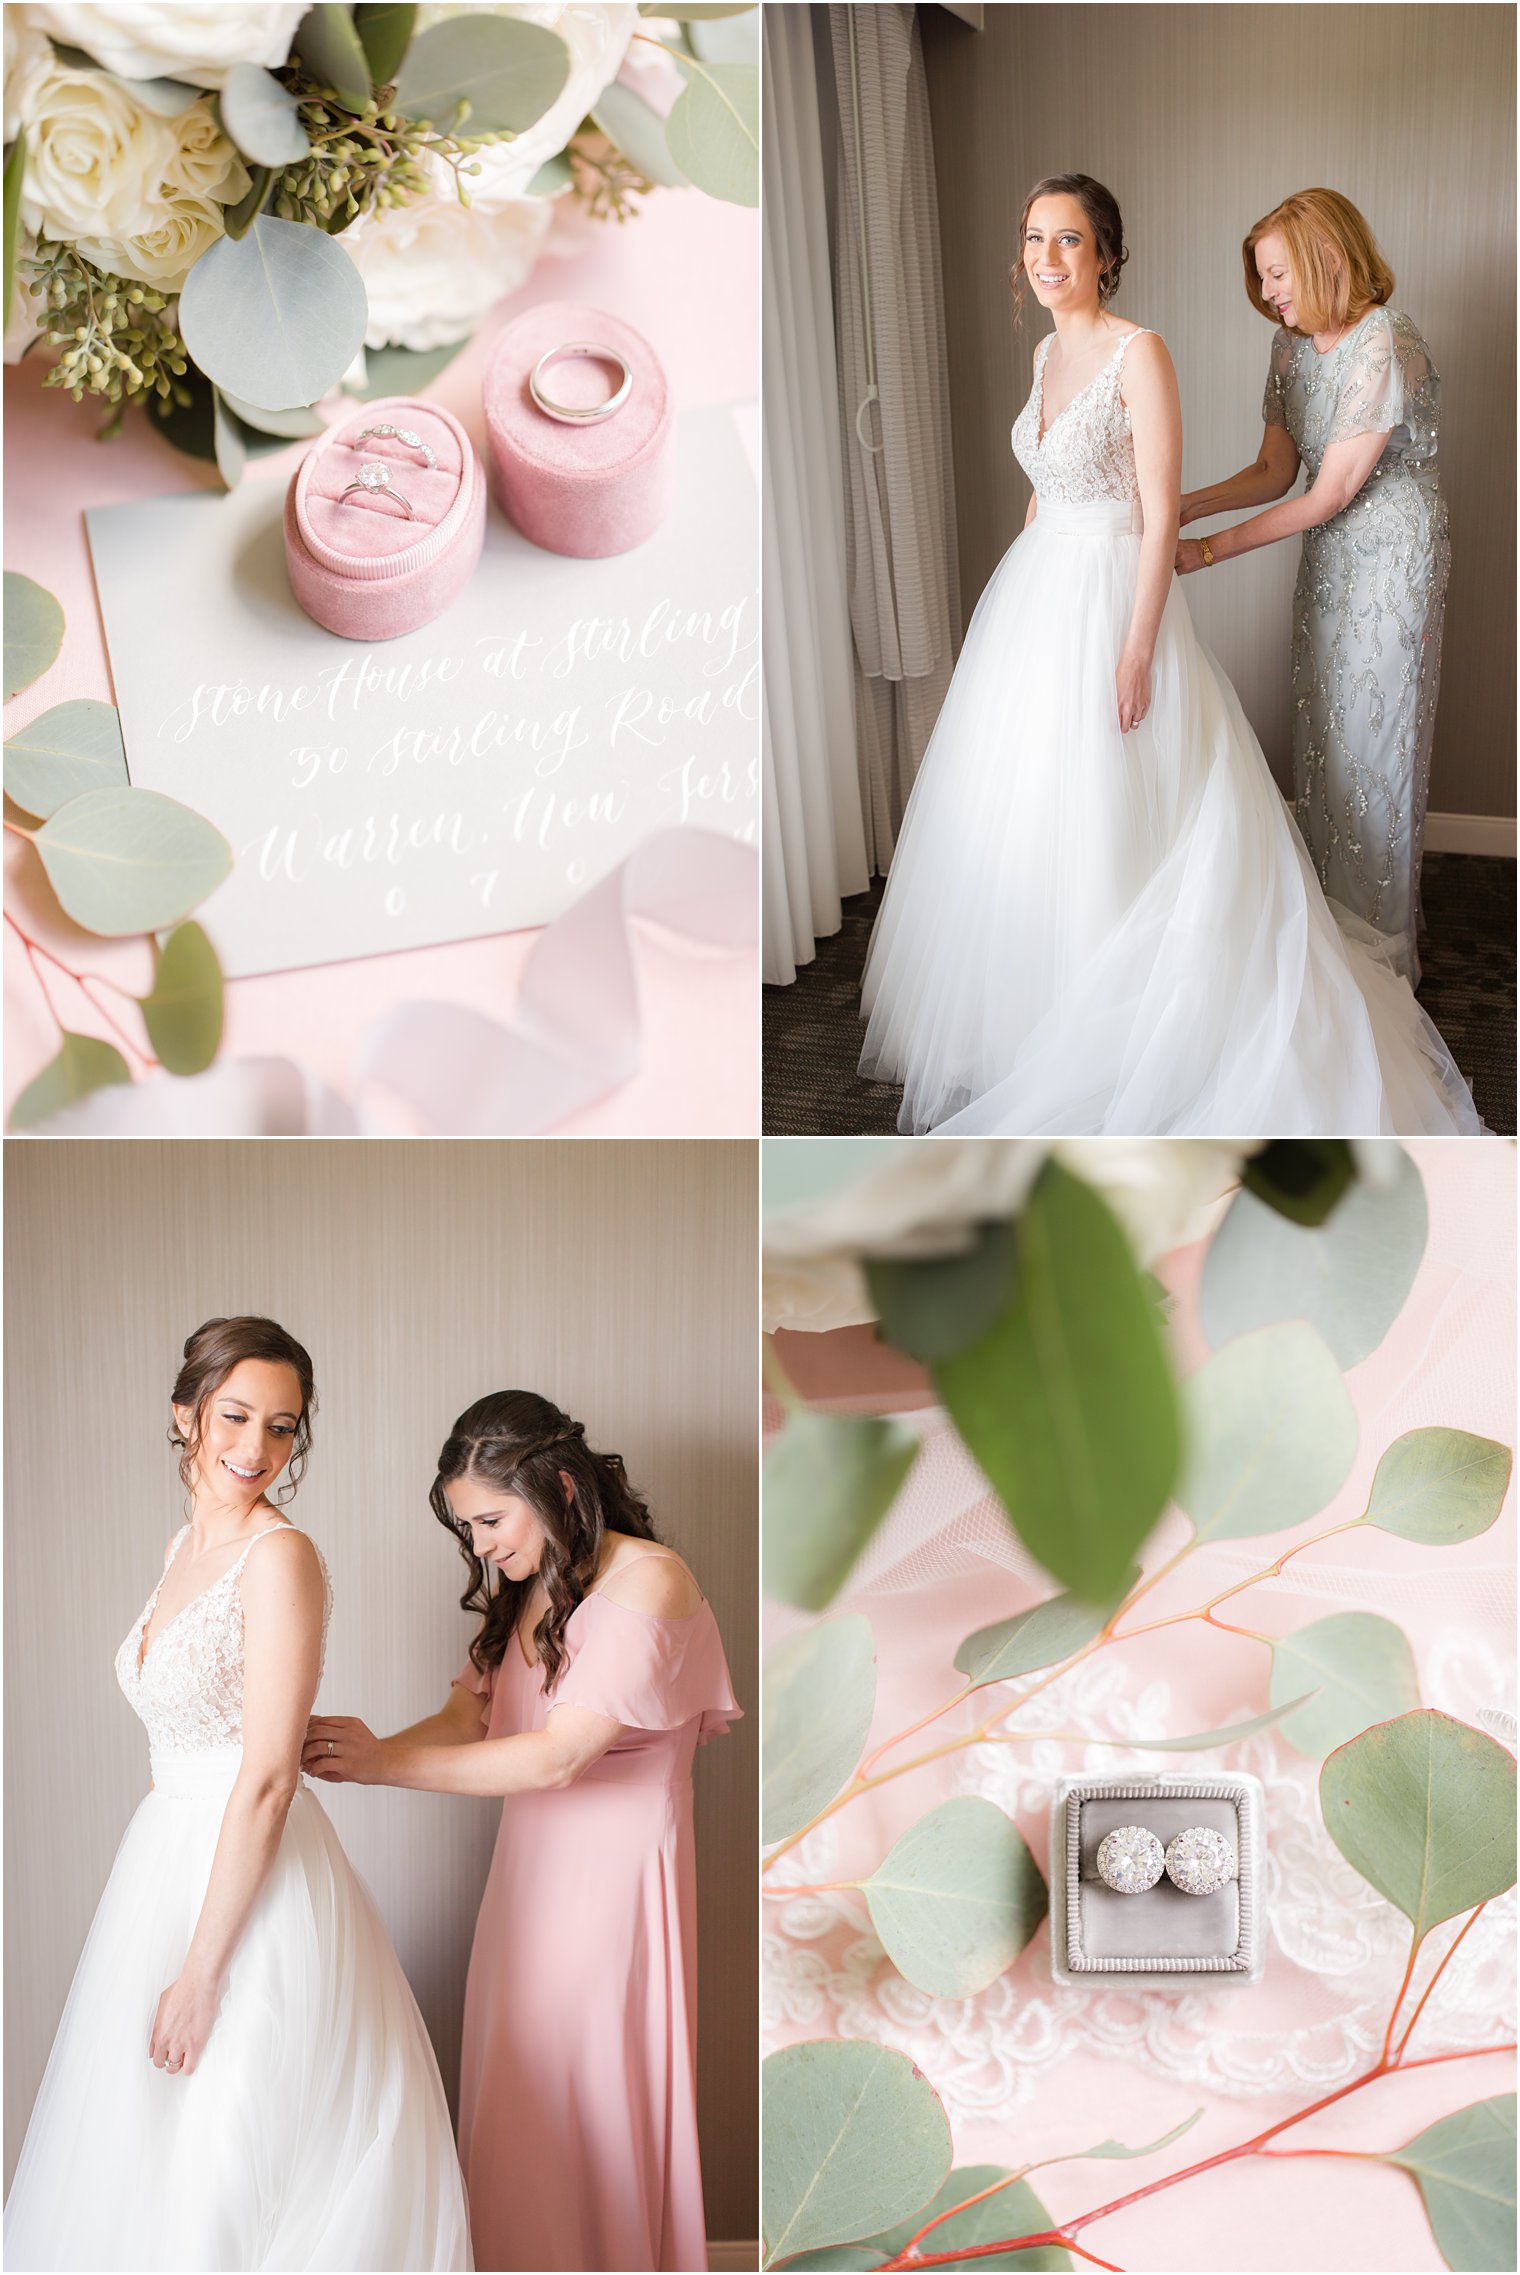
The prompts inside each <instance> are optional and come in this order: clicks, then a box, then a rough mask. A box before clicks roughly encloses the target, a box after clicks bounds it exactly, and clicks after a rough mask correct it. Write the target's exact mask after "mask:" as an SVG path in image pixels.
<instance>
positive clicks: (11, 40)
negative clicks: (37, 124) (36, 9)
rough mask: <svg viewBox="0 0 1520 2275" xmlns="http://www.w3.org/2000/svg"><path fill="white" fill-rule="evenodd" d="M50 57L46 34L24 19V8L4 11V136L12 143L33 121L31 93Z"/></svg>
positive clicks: (11, 8)
mask: <svg viewBox="0 0 1520 2275" xmlns="http://www.w3.org/2000/svg"><path fill="white" fill-rule="evenodd" d="M52 60H53V50H52V48H51V47H50V45H49V44H48V41H47V38H46V36H45V35H44V34H43V33H42V32H40V31H38V30H37V29H36V27H35V26H34V25H32V24H29V23H28V22H27V12H26V10H25V8H21V7H8V8H7V9H6V10H5V139H6V141H7V142H8V143H10V142H14V141H15V139H16V137H17V135H18V134H19V133H20V132H21V129H22V128H23V127H24V126H30V125H31V123H32V95H33V90H34V89H35V87H36V84H37V82H38V80H39V79H40V78H41V77H42V75H43V73H44V72H45V71H46V70H47V69H48V67H49V66H50V65H51V63H52Z"/></svg>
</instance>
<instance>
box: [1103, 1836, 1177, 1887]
mask: <svg viewBox="0 0 1520 2275" xmlns="http://www.w3.org/2000/svg"><path fill="white" fill-rule="evenodd" d="M1165 1870H1166V1851H1165V1849H1163V1847H1162V1846H1161V1843H1160V1841H1158V1840H1157V1838H1156V1836H1155V1834H1154V1833H1148V1832H1147V1831H1146V1829H1145V1827H1144V1826H1143V1825H1116V1826H1115V1828H1114V1830H1113V1831H1112V1832H1111V1833H1107V1834H1105V1835H1104V1837H1103V1839H1102V1840H1101V1841H1099V1843H1098V1878H1099V1879H1100V1880H1101V1881H1102V1883H1103V1885H1104V1887H1105V1888H1112V1890H1113V1892H1114V1894H1115V1895H1116V1896H1143V1895H1144V1894H1145V1891H1146V1890H1147V1888H1154V1887H1155V1885H1156V1882H1157V1881H1158V1880H1159V1879H1160V1878H1161V1875H1162V1873H1163V1872H1164V1871H1165Z"/></svg>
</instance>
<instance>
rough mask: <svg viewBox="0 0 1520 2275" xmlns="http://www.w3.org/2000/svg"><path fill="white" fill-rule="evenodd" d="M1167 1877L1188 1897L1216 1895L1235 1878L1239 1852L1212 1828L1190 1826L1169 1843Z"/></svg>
mask: <svg viewBox="0 0 1520 2275" xmlns="http://www.w3.org/2000/svg"><path fill="white" fill-rule="evenodd" d="M1166 1876H1167V1878H1168V1880H1170V1882H1171V1883H1172V1886H1173V1887H1174V1888H1180V1889H1181V1890H1182V1893H1183V1894H1184V1896H1213V1895H1217V1894H1218V1892H1219V1890H1220V1889H1221V1888H1225V1887H1228V1885H1229V1883H1230V1882H1231V1881H1232V1880H1233V1879H1234V1877H1235V1851H1234V1850H1233V1849H1232V1848H1231V1846H1230V1844H1229V1842H1228V1841H1227V1840H1226V1839H1225V1837H1224V1835H1223V1833H1216V1832H1215V1831H1214V1830H1213V1828H1212V1826H1210V1825H1190V1826H1189V1827H1188V1829H1187V1831H1186V1832H1182V1833H1179V1834H1178V1835H1177V1837H1176V1839H1175V1840H1174V1841H1170V1842H1168V1844H1167V1851H1166Z"/></svg>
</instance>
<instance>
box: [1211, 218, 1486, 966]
mask: <svg viewBox="0 0 1520 2275" xmlns="http://www.w3.org/2000/svg"><path fill="white" fill-rule="evenodd" d="M1242 251H1243V254H1244V259H1245V275H1246V292H1247V296H1248V297H1249V299H1250V302H1251V305H1252V307H1253V308H1255V309H1256V310H1257V311H1258V313H1259V314H1263V315H1267V316H1268V317H1269V318H1270V317H1273V316H1275V318H1276V319H1277V323H1278V330H1277V333H1276V336H1275V338H1274V339H1273V342H1272V361H1271V368H1270V370H1269V372H1268V376H1267V387H1266V394H1265V397H1264V399H1263V402H1262V417H1263V419H1264V420H1265V422H1266V431H1265V433H1264V434H1263V436H1262V445H1261V451H1260V454H1259V456H1258V458H1257V460H1256V463H1255V465H1254V466H1248V467H1246V468H1245V469H1244V471H1243V472H1241V473H1239V474H1235V475H1232V476H1231V477H1230V479H1229V480H1228V481H1225V482H1219V483H1216V484H1214V485H1213V486H1212V487H1211V488H1209V489H1203V490H1193V491H1191V492H1189V493H1188V494H1187V495H1186V496H1184V498H1183V500H1182V515H1181V518H1182V521H1183V522H1184V523H1186V522H1189V521H1201V520H1203V519H1204V518H1205V517H1206V516H1207V515H1210V514H1215V513H1222V512H1228V511H1230V510H1231V509H1232V508H1234V507H1239V506H1256V505H1263V504H1265V503H1266V502H1267V501H1268V500H1269V499H1271V498H1281V497H1284V496H1286V494H1287V492H1288V491H1289V490H1290V489H1291V488H1292V487H1293V484H1294V482H1295V480H1296V479H1297V476H1298V469H1299V464H1300V462H1301V461H1302V463H1303V464H1304V465H1305V466H1306V467H1307V469H1308V472H1309V479H1310V487H1309V489H1308V490H1307V491H1306V492H1305V493H1304V495H1303V496H1302V497H1297V498H1294V499H1293V500H1292V502H1291V503H1290V504H1288V505H1284V506H1273V507H1272V508H1271V510H1270V511H1269V512H1267V513H1261V514H1256V515H1254V516H1253V517H1252V519H1251V520H1249V521H1242V522H1237V523H1236V524H1235V526H1234V527H1233V528H1232V529H1223V530H1218V531H1216V532H1214V533H1213V534H1212V535H1210V536H1208V537H1206V538H1204V539H1203V540H1202V541H1201V542H1200V541H1199V540H1197V539H1195V538H1184V539H1182V540H1181V542H1180V543H1179V544H1178V547H1177V571H1178V574H1179V575H1180V576H1186V575H1187V574H1189V573H1190V572H1191V571H1193V570H1195V569H1199V568H1212V567H1213V566H1215V564H1216V563H1218V562H1220V561H1229V560H1233V559H1234V557H1235V555H1236V554H1237V553H1250V552H1253V551H1254V550H1255V549H1256V547H1257V546H1258V545H1271V544H1273V543H1275V542H1276V541H1277V540H1278V539H1279V538H1283V537H1295V536H1297V535H1298V534H1299V533H1300V532H1302V533H1303V540H1304V544H1303V558H1302V561H1301V564H1300V567H1299V572H1298V583H1297V586H1296V588H1295V590H1294V595H1293V693H1294V707H1293V796H1294V806H1295V811H1296V814H1297V818H1298V826H1299V828H1300V830H1301V831H1302V833H1303V837H1304V842H1305V843H1306V844H1307V846H1308V848H1309V852H1310V855H1311V857H1312V859H1313V861H1314V865H1315V867H1316V868H1317V870H1318V871H1319V877H1320V882H1321V884H1322V885H1323V886H1324V888H1325V891H1326V893H1327V895H1328V896H1329V898H1330V899H1331V900H1334V901H1339V902H1340V903H1341V905H1342V906H1343V907H1344V908H1348V909H1350V910H1351V911H1352V912H1353V913H1354V914H1355V915H1357V916H1361V917H1363V918H1365V919H1366V921H1367V923H1369V924H1370V925H1372V926H1373V927H1374V929H1375V930H1377V931H1378V932H1380V933H1382V934H1383V935H1384V938H1385V941H1386V945H1387V948H1388V952H1389V955H1390V959H1391V960H1392V962H1393V963H1394V965H1395V967H1396V968H1397V969H1398V970H1399V971H1400V972H1402V973H1403V974H1404V976H1405V977H1406V978H1407V979H1408V980H1409V982H1410V984H1411V986H1412V985H1414V984H1415V983H1416V982H1417V981H1418V979H1419V976H1420V963H1419V951H1418V945H1417V934H1418V931H1419V922H1420V908H1419V883H1420V847H1421V839H1422V835H1423V832H1424V826H1425V802H1426V797H1427V794H1428V791H1429V786H1430V745H1431V737H1432V735H1433V733H1434V730H1435V715H1436V690H1437V685H1438V682H1439V678H1440V669H1441V628H1442V621H1443V618H1444V614H1445V606H1446V581H1447V576H1448V572H1449V568H1450V560H1451V549H1450V545H1449V543H1448V539H1447V528H1446V502H1445V499H1444V498H1443V497H1442V495H1441V488H1440V482H1439V479H1438V476H1437V471H1436V427H1437V400H1438V391H1439V376H1438V374H1437V371H1436V368H1435V365H1434V363H1433V362H1432V361H1431V356H1430V350H1429V349H1428V348H1427V347H1426V345H1425V342H1424V341H1423V339H1421V337H1420V335H1419V333H1418V332H1417V331H1416V329H1415V327H1414V325H1413V324H1412V323H1411V322H1410V320H1409V318H1408V317H1407V316H1402V315H1400V314H1398V313H1397V312H1396V311H1395V310H1394V309H1392V308H1390V307H1389V306H1388V305H1387V304H1388V301H1389V299H1390V297H1391V296H1392V293H1393V272H1392V270H1391V269H1390V268H1389V267H1388V264H1387V262H1386V261H1385V260H1384V259H1383V256H1382V254H1381V253H1380V252H1379V251H1378V248H1377V246H1376V244H1375V243H1374V241H1373V237H1372V232H1371V230H1370V229H1369V228H1368V226H1367V223H1366V222H1365V221H1364V220H1363V218H1362V216H1361V214H1360V213H1358V211H1357V209H1356V207H1355V206H1354V205H1352V204H1351V202H1350V200H1349V199H1347V198H1344V197H1341V196H1340V195H1339V193H1338V192H1337V191H1335V190H1301V191H1299V192H1298V193H1297V194H1296V195H1295V196H1293V197H1290V198H1287V199H1285V200H1284V202H1283V203H1282V204H1281V205H1279V206H1275V207H1274V208H1273V210H1272V211H1271V212H1270V213H1269V214H1267V215H1266V216H1265V217H1264V219H1262V220H1261V221H1258V222H1257V224H1256V226H1255V227H1254V229H1252V230H1251V232H1250V234H1249V235H1248V236H1247V238H1246V240H1245V243H1244V246H1243V248H1242Z"/></svg>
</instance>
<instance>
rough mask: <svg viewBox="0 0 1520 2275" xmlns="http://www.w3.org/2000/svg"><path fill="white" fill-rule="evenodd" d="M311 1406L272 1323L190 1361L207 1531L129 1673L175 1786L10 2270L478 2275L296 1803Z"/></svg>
mask: <svg viewBox="0 0 1520 2275" xmlns="http://www.w3.org/2000/svg"><path fill="white" fill-rule="evenodd" d="M315 1404H316V1398H315V1393H314V1390H313V1385H312V1373H311V1361H310V1360H309V1359H308V1357H307V1355H306V1353H305V1351H304V1350H303V1349H302V1348H301V1346H300V1344H299V1343H297V1342H296V1341H295V1340H294V1339H293V1337H291V1336H290V1335H287V1334H286V1332H285V1330H284V1329H283V1328H282V1327H278V1326H276V1324H275V1323H274V1321H273V1320H269V1319H212V1320H208V1321H207V1322H206V1324H205V1325H204V1326H203V1327H200V1328H197V1330H196V1332H195V1333H194V1334H193V1335H192V1336H191V1337H190V1339H189V1341H188V1342H187V1343H186V1345H185V1352H184V1365H183V1366H182V1368H181V1370H180V1374H179V1378H178V1380H177V1381H176V1383H175V1385H174V1393H173V1411H174V1425H175V1426H174V1430H173V1431H172V1432H171V1443H173V1444H175V1445H177V1446H179V1447H180V1448H181V1457H180V1476H181V1478H182V1479H183V1480H184V1483H185V1487H186V1490H187V1492H188V1494H189V1496H190V1519H189V1522H188V1524H186V1525H185V1526H184V1527H183V1528H182V1529H181V1530H180V1531H179V1532H178V1533H177V1534H176V1535H175V1537H174V1539H173V1540H172V1541H171V1542H170V1543H169V1548H168V1552H167V1554H166V1556H165V1559H164V1570H163V1574H162V1577H161V1578H160V1580H159V1583H158V1585H157V1587H156V1588H155V1589H154V1590H153V1593H152V1595H151V1596H150V1597H149V1598H148V1601H147V1604H146V1605H145V1606H144V1608H143V1611H142V1613H141V1614H140V1616H139V1618H138V1620H137V1622H136V1624H135V1625H134V1627H133V1629H132V1632H131V1634H130V1635H129V1636H128V1637H127V1639H126V1641H125V1642H124V1643H123V1645H122V1647H121V1650H120V1652H119V1654H118V1656H117V1660H116V1673H117V1679H118V1680H119V1682H120V1684H121V1687H122V1689H123V1690H124V1691H125V1692H126V1695H127V1701H128V1703H129V1705H130V1706H131V1707H132V1708H133V1710H134V1712H135V1713H137V1714H138V1715H140V1716H141V1718H142V1720H143V1722H144V1723H145V1724H146V1726H147V1732H148V1743H149V1748H150V1752H151V1756H152V1767H153V1784H152V1789H151V1791H150V1792H149V1794H148V1796H147V1798H146V1800H144V1801H143V1802H142V1803H141V1805H140V1806H139V1808H138V1810H137V1813H136V1815H135V1816H134V1817H133V1819H132V1821H131V1823H130V1825H129V1826H128V1827H127V1831H126V1835H125V1838H124V1839H123V1841H122V1844H121V1847H120V1849H119V1850H118V1852H117V1856H116V1862H115V1864H114V1866H113V1867H112V1871H111V1877H110V1880H109V1881H108V1882H107V1884H106V1891H105V1894H104V1895H103V1897H102V1898H101V1901H100V1907H99V1909H98V1911H97V1912H96V1914H95V1919H94V1923H93V1925H92V1926H91V1929H90V1933H89V1938H88V1940H87V1942H86V1944H85V1948H84V1955H83V1957H82V1958H81V1960H80V1962H79V1967H78V1971H77V1973H76V1974H75V1977H74V1983H73V1988H72V1989H71V1991H70V1992H69V1997H68V2003H67V2005H66V2006H65V2008H64V2013H63V2020H62V2022H61V2023H60V2024H59V2028H58V2035H57V2038H56V2039H55V2040H54V2043H53V2051H52V2055H51V2058H50V2059H49V2062H48V2066H47V2071H46V2074H45V2075H44V2077H43V2081H42V2085H41V2089H40V2090H39V2092H38V2095H37V2100H36V2104H35V2107H34V2108H33V2111H32V2119H31V2124H30V2127H29V2129H28V2131H27V2136H26V2142H25V2145H24V2147H23V2149H22V2152H21V2161H20V2163H19V2165H18V2166H17V2169H16V2178H15V2183H14V2186H13V2187H12V2190H11V2196H10V2201H9V2203H8V2204H7V2206H6V2216H5V2256H6V2264H7V2265H8V2266H10V2267H28V2268H63V2267H67V2268H94V2269H119V2268H153V2269H171V2268H197V2269H208V2270H209V2269H222V2268H355V2269H357V2268H468V2267H469V2266H470V2265H471V2264H472V2263H471V2259H470V2246H469V2236H468V2229H467V2226H466V2219H465V2209H464V2195H463V2189H462V2185H461V2181H460V2174H459V2164H458V2159H457V2158H456V2156H455V2152H454V2142H453V2136H452V2134H451V2132H450V2129H449V2115H448V2109H447V2106H446V2104H445V2101H444V2097H443V2088H442V2086H441V2084H440V2083H439V2078H438V2068H437V2064H436V2062H435V2061H434V2058H433V2049H432V2046H431V2044H430V2043H429V2040H428V2036H427V2032H426V2030H425V2029H424V2027H423V2022H422V2017H421V2015H420V2014H419V2013H418V2011H417V2007H416V2003H415V2001H414V2000H413V1998H412V1994H411V1991H410V1989H409V1988H408V1986H407V1982H406V1978H405V1977H404V1976H403V1974H402V1972H401V1968H400V1966H399V1964H398V1962H397V1959H396V1955H395V1953H394V1952H393V1951H392V1949H391V1946H390V1943H389V1942H388V1940H387V1938H386V1934H385V1930H384V1928H383V1927H382V1926H381V1924H380V1920H379V1917H378V1915H377V1914H376V1912H375V1910H374V1907H373V1905H372V1904H371V1902H370V1899H369V1897H368V1895H367V1894H366V1892H365V1890H364V1888H363V1887H362V1886H361V1884H360V1883H359V1881H358V1880H357V1879H356V1878H355V1876H354V1873H353V1870H352V1868H351V1866H350V1865H349V1862H348V1859H347V1858H346V1857H345V1855H344V1853H343V1850H342V1849H341V1847H340V1846H339V1844H338V1839H337V1836H336V1834H335V1833H334V1832H333V1829H332V1827H331V1825H330V1824H329V1822H328V1820H327V1817H326V1815H325V1814H324V1812H323V1810H322V1808H321V1805H320V1804H319V1802H318V1801H317V1799H316V1797H315V1795H314V1794H313V1793H312V1792H311V1791H310V1790H309V1789H308V1787H307V1786H306V1785H305V1783H304V1781H303V1780H302V1778H301V1775H300V1761H301V1746H302V1741H303V1739H304V1737H305V1735H306V1723H307V1717H308V1715H309V1713H310V1711H311V1705H312V1700H313V1698H314V1697H315V1695H316V1690H317V1684H318V1682H319V1681H320V1679H321V1672H322V1655H323V1647H324V1642H325V1637H326V1629H327V1611H328V1586H327V1576H326V1568H325V1566H324V1565H323V1563H322V1559H321V1557H320V1556H319V1554H318V1553H317V1550H316V1549H315V1548H314V1547H313V1546H312V1544H311V1542H310V1541H309V1540H307V1538H306V1537H305V1535H304V1534H302V1533H300V1532H298V1531H297V1530H296V1528H295V1526H294V1525H292V1524H290V1523H288V1522H287V1521H286V1520H285V1519H284V1518H282V1517H280V1516H279V1515H278V1513H277V1510H276V1508H275V1506H274V1504H273V1503H272V1502H271V1500H270V1498H269V1494H270V1491H271V1488H272V1487H273V1486H274V1485H275V1483H276V1481H277V1479H278V1478H279V1477H280V1476H281V1475H282V1474H283V1472H284V1471H285V1470H286V1468H287V1466H288V1467H289V1469H290V1473H291V1480H292V1487H293V1486H294V1484H295V1483H297V1482H299V1479H300V1475H301V1471H302V1469H303V1468H304V1466H305V1460H306V1453H307V1448H308V1446H309V1444H310V1438H311V1416H312V1412H313V1409H314V1407H315Z"/></svg>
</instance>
